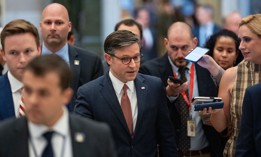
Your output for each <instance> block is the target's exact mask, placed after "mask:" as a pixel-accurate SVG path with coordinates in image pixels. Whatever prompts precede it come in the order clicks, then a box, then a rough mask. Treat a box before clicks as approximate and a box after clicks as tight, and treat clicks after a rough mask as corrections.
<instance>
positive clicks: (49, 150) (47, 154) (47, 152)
mask: <svg viewBox="0 0 261 157" xmlns="http://www.w3.org/2000/svg"><path fill="white" fill-rule="evenodd" d="M53 133H54V132H53V131H47V132H45V133H44V134H43V137H44V138H45V140H46V142H47V144H46V147H45V148H44V151H43V154H42V157H54V153H53V147H52V136H53Z"/></svg>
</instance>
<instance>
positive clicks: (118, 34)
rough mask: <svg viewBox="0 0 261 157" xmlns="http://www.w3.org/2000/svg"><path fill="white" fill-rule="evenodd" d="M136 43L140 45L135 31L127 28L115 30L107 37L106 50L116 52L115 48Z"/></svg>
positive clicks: (111, 52) (106, 51)
mask: <svg viewBox="0 0 261 157" xmlns="http://www.w3.org/2000/svg"><path fill="white" fill-rule="evenodd" d="M135 43H137V44H138V45H139V39H138V37H137V36H136V35H135V34H134V33H132V32H130V31H127V30H119V31H115V32H113V33H111V34H110V35H108V36H107V38H106V39H105V42H104V52H105V53H109V54H114V53H115V50H117V49H120V48H122V47H126V46H130V45H132V44H135ZM139 46H140V45H139Z"/></svg>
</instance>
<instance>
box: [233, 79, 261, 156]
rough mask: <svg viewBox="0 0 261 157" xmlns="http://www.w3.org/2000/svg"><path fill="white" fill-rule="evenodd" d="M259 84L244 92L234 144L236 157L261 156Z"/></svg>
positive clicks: (260, 93)
mask: <svg viewBox="0 0 261 157" xmlns="http://www.w3.org/2000/svg"><path fill="white" fill-rule="evenodd" d="M260 95H261V84H257V85H254V86H252V87H248V88H247V89H246V92H245V97H244V101H243V109H242V112H243V113H242V119H241V125H240V129H239V135H238V138H237V143H236V154H235V156H236V157H248V156H261V149H259V147H260V145H261V136H260V135H261V131H260V130H261V114H260V111H261V105H260V102H261V97H260Z"/></svg>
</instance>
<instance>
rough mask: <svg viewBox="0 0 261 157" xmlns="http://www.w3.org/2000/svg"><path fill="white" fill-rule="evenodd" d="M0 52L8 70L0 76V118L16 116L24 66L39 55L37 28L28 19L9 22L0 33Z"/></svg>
mask: <svg viewBox="0 0 261 157" xmlns="http://www.w3.org/2000/svg"><path fill="white" fill-rule="evenodd" d="M1 44H2V47H3V49H2V54H3V59H4V60H5V62H6V64H7V66H8V69H9V71H8V72H7V73H6V74H5V75H3V76H1V77H0V120H3V119H6V118H9V117H18V116H19V114H18V112H19V100H20V99H21V89H22V87H23V84H22V82H21V79H22V75H23V72H24V67H25V66H26V64H27V63H28V62H29V61H30V60H31V59H32V58H34V57H35V56H37V55H40V50H41V49H40V40H39V34H38V31H37V28H36V27H35V26H34V25H33V24H31V23H30V22H28V21H25V20H14V21H11V22H9V23H8V24H7V25H6V26H5V27H4V29H3V31H2V33H1Z"/></svg>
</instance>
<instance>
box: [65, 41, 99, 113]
mask: <svg viewBox="0 0 261 157" xmlns="http://www.w3.org/2000/svg"><path fill="white" fill-rule="evenodd" d="M69 61H70V68H71V70H72V75H73V79H72V83H71V87H72V89H73V91H74V95H73V98H72V101H71V103H70V104H69V105H68V108H69V110H70V111H73V108H74V100H75V99H76V93H77V90H78V88H79V87H80V86H81V85H83V84H85V83H87V82H89V81H91V80H94V79H96V78H98V77H100V76H102V75H103V65H102V62H101V59H100V58H99V57H98V56H97V55H95V54H94V53H92V52H89V51H86V50H84V49H81V48H78V47H75V46H69Z"/></svg>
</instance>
